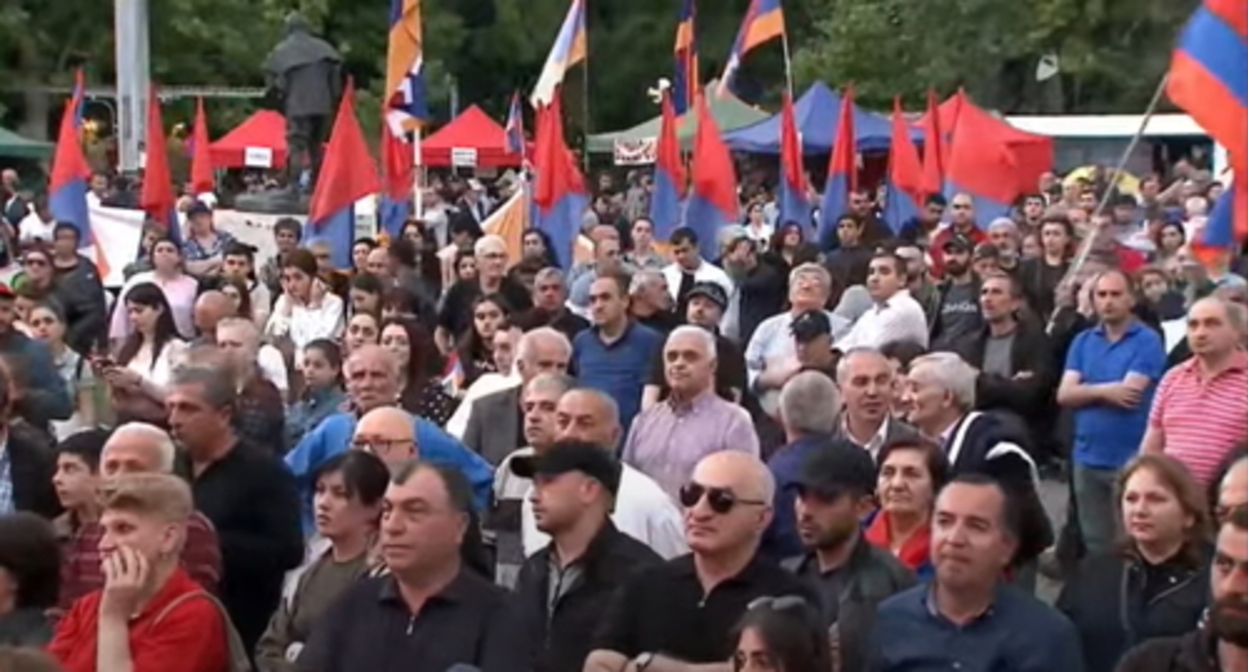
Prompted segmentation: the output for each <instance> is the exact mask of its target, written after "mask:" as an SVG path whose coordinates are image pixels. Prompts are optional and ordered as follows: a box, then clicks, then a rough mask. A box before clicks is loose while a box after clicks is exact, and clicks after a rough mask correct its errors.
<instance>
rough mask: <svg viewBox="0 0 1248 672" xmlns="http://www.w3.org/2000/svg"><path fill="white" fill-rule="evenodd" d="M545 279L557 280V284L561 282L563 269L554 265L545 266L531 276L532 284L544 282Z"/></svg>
mask: <svg viewBox="0 0 1248 672" xmlns="http://www.w3.org/2000/svg"><path fill="white" fill-rule="evenodd" d="M547 280H558V281H559V284H563V271H561V270H559V269H558V268H556V267H554V266H547V267H546V268H543V269H542V270H540V271H538V272H537V275H534V276H533V282H534V284H536V283H539V282H545V281H547Z"/></svg>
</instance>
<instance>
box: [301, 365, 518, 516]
mask: <svg viewBox="0 0 1248 672" xmlns="http://www.w3.org/2000/svg"><path fill="white" fill-rule="evenodd" d="M342 369H343V373H344V375H345V377H346V379H347V396H348V397H349V398H350V400H351V406H352V410H351V411H348V412H345V413H336V414H334V415H331V416H329V417H328V418H325V420H323V421H322V422H321V424H319V425H317V427H316V428H315V429H313V430H312V431H310V432H308V433H307V434H306V435H304V437H303V439H302V440H300V441H299V445H297V446H295V448H294V450H292V451H290V452H289V453H287V455H286V466H287V467H289V468H290V470H291V471H292V472H294V474H295V478H296V480H297V481H298V482H299V490H300V494H301V496H302V502H303V514H304V515H303V518H304V530H306V531H311V530H313V529H315V528H314V526H313V525H312V486H313V485H314V484H313V483H312V475H313V474H314V473H316V468H317V467H318V466H320V465H321V463H322V462H324V461H325V460H328V459H329V458H331V457H333V456H334V455H337V454H338V453H341V452H344V451H346V450H347V449H348V448H350V446H351V437H352V435H353V434H354V433H355V424H356V422H357V421H358V420H359V418H360V417H362V416H363V415H364V414H366V413H368V412H369V411H371V410H373V409H375V408H380V407H382V406H388V405H393V404H394V403H395V400H396V399H398V397H399V381H398V377H397V375H396V372H397V371H398V365H397V364H395V363H394V358H393V357H392V356H391V355H390V353H388V352H386V351H385V350H383V349H381V348H380V347H378V346H375V345H366V346H364V347H362V348H358V349H357V350H356V351H355V352H352V353H351V356H350V357H349V358H348V359H347V361H346V362H345V363H344V364H343V367H342ZM415 431H416V445H417V446H419V450H420V458H421V459H423V460H425V461H427V462H431V463H433V464H441V465H445V466H450V467H454V468H456V469H458V470H459V471H461V472H463V474H464V477H465V478H467V479H468V482H469V483H471V484H472V489H473V493H474V495H475V505H476V507H477V510H478V511H484V510H485V509H486V507H487V506H488V504H489V501H490V491H491V488H492V487H493V483H494V470H493V468H491V467H490V465H489V463H487V462H486V461H485V460H484V459H482V458H481V456H480V455H477V454H476V453H474V452H472V451H470V450H468V449H467V448H465V447H464V445H463V444H462V443H460V442H459V441H457V440H455V438H454V437H452V436H451V435H449V434H447V433H446V432H444V431H442V429H441V428H440V427H438V426H437V425H435V424H433V423H432V422H429V421H428V420H425V419H424V418H421V417H417V418H416V427H415Z"/></svg>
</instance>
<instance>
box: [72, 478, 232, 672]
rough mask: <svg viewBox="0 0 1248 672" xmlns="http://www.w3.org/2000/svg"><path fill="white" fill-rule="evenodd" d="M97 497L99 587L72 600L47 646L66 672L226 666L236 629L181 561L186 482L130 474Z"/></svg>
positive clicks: (219, 670)
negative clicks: (101, 582)
mask: <svg viewBox="0 0 1248 672" xmlns="http://www.w3.org/2000/svg"><path fill="white" fill-rule="evenodd" d="M101 499H102V503H103V513H102V515H101V518H100V524H101V525H102V526H103V527H104V536H103V538H102V539H101V540H100V552H101V554H102V555H103V558H104V561H103V564H104V567H103V569H104V577H105V578H104V588H103V589H102V590H97V591H95V592H92V593H88V594H87V595H85V596H83V597H82V598H81V599H79V600H78V601H77V602H75V603H74V606H73V607H72V608H71V609H70V610H69V613H68V614H67V615H66V616H65V619H64V620H62V621H61V623H60V625H59V626H58V627H57V630H56V635H55V637H54V638H53V640H52V643H51V644H49V645H48V652H49V653H51V654H52V655H53V656H54V657H55V658H56V659H57V660H58V661H60V663H61V664H62V665H63V666H65V669H66V672H97V671H98V672H110V671H112V670H128V671H130V672H167V671H168V670H179V671H182V672H227V670H229V669H231V662H230V661H231V651H232V649H234V648H236V647H234V646H231V639H236V638H237V634H234V633H233V628H232V627H231V626H230V625H229V621H228V618H227V617H226V616H225V612H224V610H222V608H221V607H220V606H219V605H218V604H217V602H216V600H215V599H214V598H213V597H211V596H210V595H209V594H208V593H207V592H205V591H204V589H203V588H202V587H201V586H200V585H199V584H197V583H195V581H194V580H193V579H191V577H190V576H188V575H187V573H186V571H185V570H183V569H182V568H181V566H180V564H179V557H180V554H181V550H182V545H183V544H184V543H186V525H187V519H188V518H190V515H191V512H192V511H193V508H192V505H191V491H190V488H189V487H188V486H187V485H186V483H185V482H184V481H182V480H181V479H179V478H177V477H175V476H169V475H165V474H133V475H127V476H121V477H118V478H117V479H115V480H114V481H112V482H110V483H109V484H108V485H107V486H105V487H104V489H103V492H102V495H101Z"/></svg>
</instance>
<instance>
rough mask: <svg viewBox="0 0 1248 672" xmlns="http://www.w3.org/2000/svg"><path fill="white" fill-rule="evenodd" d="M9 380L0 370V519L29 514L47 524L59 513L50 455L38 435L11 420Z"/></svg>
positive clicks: (1, 368) (54, 466) (11, 388)
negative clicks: (23, 512)
mask: <svg viewBox="0 0 1248 672" xmlns="http://www.w3.org/2000/svg"><path fill="white" fill-rule="evenodd" d="M12 390H13V380H12V377H11V376H10V375H9V371H8V369H7V368H5V367H3V366H0V515H3V514H8V513H13V512H15V511H30V512H32V513H37V514H39V515H41V516H44V517H46V518H48V519H49V520H51V519H52V518H55V517H56V516H58V515H60V513H61V505H60V502H59V500H58V499H57V497H56V490H55V489H53V487H52V473H53V472H54V471H55V469H56V462H55V461H54V458H53V453H52V451H51V449H50V447H49V446H47V445H46V441H44V440H43V439H42V437H41V436H40V434H39V433H38V432H35V431H33V430H32V429H31V428H29V427H26V426H25V425H24V424H23V423H22V422H21V421H20V420H19V421H16V422H15V421H14V420H15V419H14V418H13V417H12V416H11V409H12V402H13V400H12V398H11V397H10V395H11V393H12Z"/></svg>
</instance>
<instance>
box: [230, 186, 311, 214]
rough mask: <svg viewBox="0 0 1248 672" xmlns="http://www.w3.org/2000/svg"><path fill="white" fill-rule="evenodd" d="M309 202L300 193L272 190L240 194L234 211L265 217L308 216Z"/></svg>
mask: <svg viewBox="0 0 1248 672" xmlns="http://www.w3.org/2000/svg"><path fill="white" fill-rule="evenodd" d="M308 200H309V199H308V197H307V196H306V195H305V194H302V193H300V192H298V191H291V190H288V189H271V190H269V191H262V192H259V193H254V194H239V195H238V196H236V197H235V198H234V209H235V210H238V211H239V212H255V213H259V214H265V215H306V214H308Z"/></svg>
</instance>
